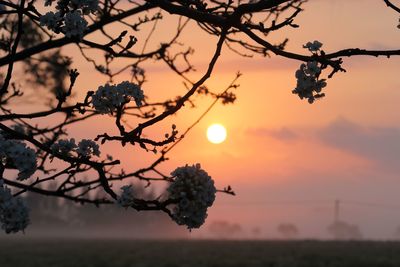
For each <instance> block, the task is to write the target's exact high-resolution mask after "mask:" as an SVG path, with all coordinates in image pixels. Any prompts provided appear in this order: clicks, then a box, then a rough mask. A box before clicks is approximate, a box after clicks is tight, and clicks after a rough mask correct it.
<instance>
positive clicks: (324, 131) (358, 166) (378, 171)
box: [64, 0, 400, 238]
mask: <svg viewBox="0 0 400 267" xmlns="http://www.w3.org/2000/svg"><path fill="white" fill-rule="evenodd" d="M360 5H362V7H360ZM304 8H305V11H304V12H303V13H301V14H300V15H299V16H298V18H297V19H296V21H295V22H296V23H297V24H299V25H300V26H301V27H300V28H299V29H289V30H286V31H284V32H282V33H280V34H279V35H276V36H273V39H274V40H282V38H284V37H286V36H287V37H289V39H290V41H289V44H288V47H287V48H288V50H291V51H295V52H301V53H304V54H307V51H306V50H304V49H302V45H303V44H305V43H306V42H307V41H313V40H319V41H321V42H322V43H323V44H324V46H323V49H324V50H325V51H327V52H333V51H335V50H339V49H343V48H355V47H359V48H368V49H383V48H387V49H391V48H396V45H397V44H398V43H399V41H400V30H399V29H397V27H396V26H397V23H398V16H397V15H396V14H395V13H394V12H393V11H391V10H390V9H388V8H386V7H385V5H384V3H383V1H375V0H374V1H373V0H359V1H356V0H353V1H346V0H331V1H322V0H319V1H317V0H311V1H310V2H309V3H307V4H306V5H305V6H304ZM167 22H168V23H171V24H172V22H173V20H170V19H168V20H167ZM168 23H164V24H163V25H162V27H161V28H160V30H159V32H156V34H155V36H156V38H155V40H157V39H158V38H161V37H163V36H168V35H167V34H168V30H170V32H172V31H173V29H174V27H175V26H173V27H172V26H171V24H168ZM136 37H137V38H138V39H139V42H138V44H137V45H138V47H140V45H141V42H142V39H141V36H140V35H137V36H136ZM183 40H184V41H185V42H186V43H187V44H189V43H190V45H191V46H193V47H194V49H195V50H196V54H195V55H194V56H193V59H194V61H193V62H194V63H195V66H196V67H197V69H198V71H197V72H196V73H194V74H192V75H191V77H192V78H193V79H195V78H196V77H200V76H201V75H202V72H201V70H204V67H205V66H206V64H207V60H208V59H210V58H211V56H212V52H213V47H214V45H215V41H216V40H215V38H209V37H207V36H206V35H205V34H204V33H201V32H200V31H198V29H197V28H196V27H195V26H194V25H192V26H191V27H190V31H187V32H186V33H185V35H184V37H183ZM155 43H156V42H155ZM138 49H139V48H138ZM64 51H68V52H69V53H74V54H76V49H75V48H73V47H69V48H66V49H64ZM344 60H345V63H344V67H345V68H346V69H347V71H348V72H347V73H338V74H336V75H335V76H334V78H333V79H330V80H329V81H328V86H327V88H326V89H325V93H326V95H327V97H326V98H324V99H323V100H321V101H317V102H316V103H315V104H313V105H309V104H308V103H306V102H305V101H300V99H298V98H297V96H295V95H293V94H292V93H291V90H292V89H293V88H294V87H295V83H296V80H295V77H294V72H295V71H296V69H297V68H298V66H299V64H300V62H296V61H290V60H286V59H280V58H277V57H274V56H273V57H272V58H261V57H255V58H252V59H247V58H242V57H239V56H237V55H234V54H233V53H232V52H229V51H228V50H227V49H226V48H225V49H224V51H223V53H222V56H221V58H220V60H219V63H218V64H217V67H216V70H215V71H214V74H213V77H212V78H211V79H210V80H209V81H208V82H207V83H206V84H207V85H208V86H209V87H211V88H213V89H215V91H222V90H223V89H224V88H225V87H226V85H228V84H229V83H230V81H231V80H232V79H233V78H234V76H235V73H236V72H237V71H241V72H242V73H243V74H244V75H243V76H242V78H241V79H240V84H241V86H240V88H239V89H237V91H236V93H237V96H238V100H237V103H236V104H235V105H230V106H222V105H219V106H217V107H215V108H214V109H213V110H212V111H211V112H210V113H209V114H208V115H207V116H206V117H205V118H204V120H203V121H202V122H200V123H199V124H198V125H197V126H196V127H195V128H194V129H193V131H192V132H191V133H190V135H189V136H187V138H186V139H185V140H184V141H183V142H182V143H181V144H179V145H178V146H177V147H176V148H175V149H174V150H173V151H172V152H171V154H170V157H171V160H170V161H168V162H167V163H165V164H164V165H163V166H162V169H164V170H165V171H167V172H169V171H172V170H173V169H174V168H175V167H176V166H180V165H184V164H186V163H188V164H192V163H197V162H199V163H201V164H202V166H203V168H204V169H206V170H207V171H208V173H209V174H210V175H211V176H212V177H213V178H214V179H215V181H216V184H217V185H218V186H219V187H223V186H225V185H227V184H230V185H231V186H232V187H233V188H234V190H235V191H236V192H237V194H238V195H237V196H236V197H231V196H225V195H218V197H217V201H216V203H215V205H214V206H213V207H212V208H211V209H210V211H209V218H208V220H207V222H208V223H210V222H212V221H215V220H222V219H223V220H228V221H230V222H239V223H241V224H242V225H243V227H244V228H245V229H247V231H248V232H249V230H250V229H251V228H252V227H260V228H261V229H262V233H261V234H262V235H263V236H266V237H276V236H277V234H276V226H277V225H278V224H279V223H281V222H292V223H296V224H297V225H298V227H299V229H300V233H301V236H303V237H317V236H318V237H321V236H323V237H326V236H327V235H326V226H327V225H328V224H329V223H331V222H332V217H333V201H334V199H336V198H339V199H341V200H344V201H346V200H347V201H348V203H349V204H346V203H344V204H343V206H342V207H343V208H342V213H341V216H342V219H343V220H346V221H348V222H351V223H356V224H359V225H360V228H361V230H362V231H363V233H364V235H365V236H367V237H374V238H377V237H379V238H388V237H391V235H392V234H393V232H394V231H395V228H396V227H397V226H398V225H400V208H398V209H397V210H396V209H389V208H385V207H382V208H374V207H366V206H356V205H351V204H350V201H359V202H372V203H381V204H386V205H397V204H398V205H399V207H400V197H399V194H398V190H399V188H400V182H399V180H398V179H399V177H398V173H399V171H400V164H397V162H398V160H397V157H398V156H400V125H399V123H400V115H399V114H400V113H399V111H400V110H399V104H398V103H399V99H400V90H399V88H398V87H399V83H400V82H399V80H398V69H399V66H400V60H399V58H395V57H393V58H391V59H390V60H387V59H386V58H382V59H376V58H366V57H357V58H350V59H344ZM74 66H75V67H78V69H79V71H80V72H81V73H82V75H81V76H80V77H79V79H78V81H77V85H76V86H77V87H76V89H78V90H79V94H78V97H79V96H83V95H84V94H85V92H86V91H87V90H93V89H95V88H97V87H98V86H99V85H101V81H102V78H101V77H98V76H97V74H95V73H94V72H93V71H92V70H91V65H89V64H87V63H85V62H84V61H83V60H82V59H81V58H79V57H77V58H76V59H75V64H74ZM121 66H122V64H121ZM147 71H148V72H147V77H148V79H149V82H148V83H146V84H145V86H144V88H143V89H144V91H145V93H146V94H148V95H149V96H150V97H153V98H154V99H165V98H166V97H174V96H175V95H177V94H182V93H184V92H185V89H184V87H183V86H182V83H181V81H180V79H178V78H177V77H176V76H175V75H174V74H172V73H171V72H169V71H168V70H166V69H165V68H164V67H162V66H161V65H157V64H151V65H149V66H148V69H147ZM123 78H124V77H120V79H121V80H123ZM93 81H97V82H93ZM103 81H104V79H103ZM116 82H119V81H116ZM197 103H198V108H197V109H189V108H185V109H184V110H181V111H180V112H179V113H178V116H175V117H172V118H170V119H168V120H167V121H166V122H165V123H163V124H162V127H164V128H162V127H160V128H156V129H154V128H153V129H152V130H151V131H150V132H148V134H149V135H150V136H154V137H155V138H157V136H159V137H161V136H162V134H163V133H164V132H167V131H169V129H170V125H171V124H172V123H175V124H176V125H177V126H178V130H180V131H181V132H183V131H184V130H185V129H186V127H187V126H189V125H190V124H191V123H192V122H193V121H194V120H195V119H196V118H197V117H198V116H199V114H201V113H202V111H204V110H205V109H206V108H207V106H208V105H209V104H210V103H211V100H210V99H209V98H204V97H202V98H200V100H199V101H198V102H197ZM214 122H218V123H221V124H223V125H225V126H226V128H227V130H228V138H227V140H226V141H225V142H224V143H222V144H220V145H214V144H211V143H209V142H208V141H207V140H206V135H205V132H206V128H207V127H208V125H210V124H211V123H214ZM131 123H132V124H133V125H134V124H135V123H136V121H135V120H134V119H132V121H131ZM103 125H105V126H106V127H112V124H111V121H108V122H107V118H106V117H105V120H104V122H103V123H102V125H99V124H98V122H97V121H93V122H88V123H84V124H81V125H79V126H77V127H76V128H74V129H71V133H73V134H75V135H77V136H78V138H93V137H94V136H95V135H96V134H97V133H99V132H103V130H102V127H103ZM100 129H101V130H100ZM118 151H119V152H118V154H119V155H120V156H121V158H122V159H123V160H124V168H126V169H127V170H133V168H134V167H139V166H142V164H143V163H144V162H150V160H151V157H152V156H151V155H146V156H143V155H142V154H140V155H139V154H138V150H137V149H135V148H127V149H124V150H121V151H120V150H119V149H118ZM204 228H205V229H203V230H198V231H194V232H193V235H194V236H204V235H206V234H207V233H206V232H207V231H206V228H207V224H206V225H205V226H204Z"/></svg>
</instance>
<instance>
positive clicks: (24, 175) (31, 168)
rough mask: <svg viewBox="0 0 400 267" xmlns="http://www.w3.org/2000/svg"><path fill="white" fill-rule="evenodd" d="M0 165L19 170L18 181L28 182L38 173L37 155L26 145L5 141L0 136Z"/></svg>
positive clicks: (19, 142) (15, 141)
mask: <svg viewBox="0 0 400 267" xmlns="http://www.w3.org/2000/svg"><path fill="white" fill-rule="evenodd" d="M0 164H3V165H5V166H6V167H11V168H15V169H17V170H18V171H19V173H18V177H17V180H26V179H28V178H29V177H31V176H32V175H33V174H34V173H35V171H36V167H37V166H36V153H35V151H34V150H33V149H31V148H29V147H27V146H26V144H25V143H23V142H21V141H17V140H9V139H5V138H4V137H3V136H2V135H1V134H0Z"/></svg>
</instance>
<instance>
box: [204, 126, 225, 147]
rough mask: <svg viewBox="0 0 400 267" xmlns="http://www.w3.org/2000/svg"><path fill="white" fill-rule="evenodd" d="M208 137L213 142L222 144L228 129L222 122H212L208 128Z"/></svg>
mask: <svg viewBox="0 0 400 267" xmlns="http://www.w3.org/2000/svg"><path fill="white" fill-rule="evenodd" d="M207 139H208V141H210V142H211V143H213V144H220V143H222V142H224V141H225V139H226V129H225V127H224V126H223V125H222V124H219V123H216V124H212V125H210V126H209V127H208V129H207Z"/></svg>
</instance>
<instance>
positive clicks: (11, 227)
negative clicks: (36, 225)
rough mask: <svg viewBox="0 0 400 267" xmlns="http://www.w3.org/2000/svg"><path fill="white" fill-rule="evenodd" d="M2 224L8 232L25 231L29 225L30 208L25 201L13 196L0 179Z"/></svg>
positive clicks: (0, 216) (0, 214) (0, 215)
mask: <svg viewBox="0 0 400 267" xmlns="http://www.w3.org/2000/svg"><path fill="white" fill-rule="evenodd" d="M0 224H1V229H3V230H4V231H5V232H6V233H7V234H9V233H17V232H19V231H23V230H24V229H25V228H26V227H27V226H28V225H29V209H28V207H27V206H26V204H25V201H24V200H23V199H22V198H19V197H13V196H12V194H11V191H10V189H8V188H7V187H6V186H5V185H4V184H3V181H2V179H0Z"/></svg>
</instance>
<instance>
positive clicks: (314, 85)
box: [292, 41, 326, 104]
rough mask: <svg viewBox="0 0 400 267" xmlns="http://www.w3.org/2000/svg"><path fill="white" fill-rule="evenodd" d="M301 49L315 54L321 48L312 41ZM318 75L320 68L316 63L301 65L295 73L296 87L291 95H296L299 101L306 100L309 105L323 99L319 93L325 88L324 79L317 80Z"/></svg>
mask: <svg viewBox="0 0 400 267" xmlns="http://www.w3.org/2000/svg"><path fill="white" fill-rule="evenodd" d="M303 47H304V48H307V49H308V50H309V51H310V52H312V53H314V54H316V53H317V52H318V51H319V50H320V48H321V47H322V44H321V43H320V42H318V41H314V42H308V43H307V44H305V45H304V46H303ZM320 74H321V66H320V64H319V63H318V62H317V61H309V62H307V63H303V64H301V65H300V68H299V69H298V70H297V71H296V73H295V76H296V79H297V85H296V88H295V89H294V90H293V91H292V93H293V94H297V95H298V96H299V97H300V99H303V98H306V99H307V100H308V103H310V104H312V103H314V101H315V99H318V98H321V97H324V96H325V94H324V93H321V91H322V89H323V88H324V87H325V86H326V79H319V75H320Z"/></svg>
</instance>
